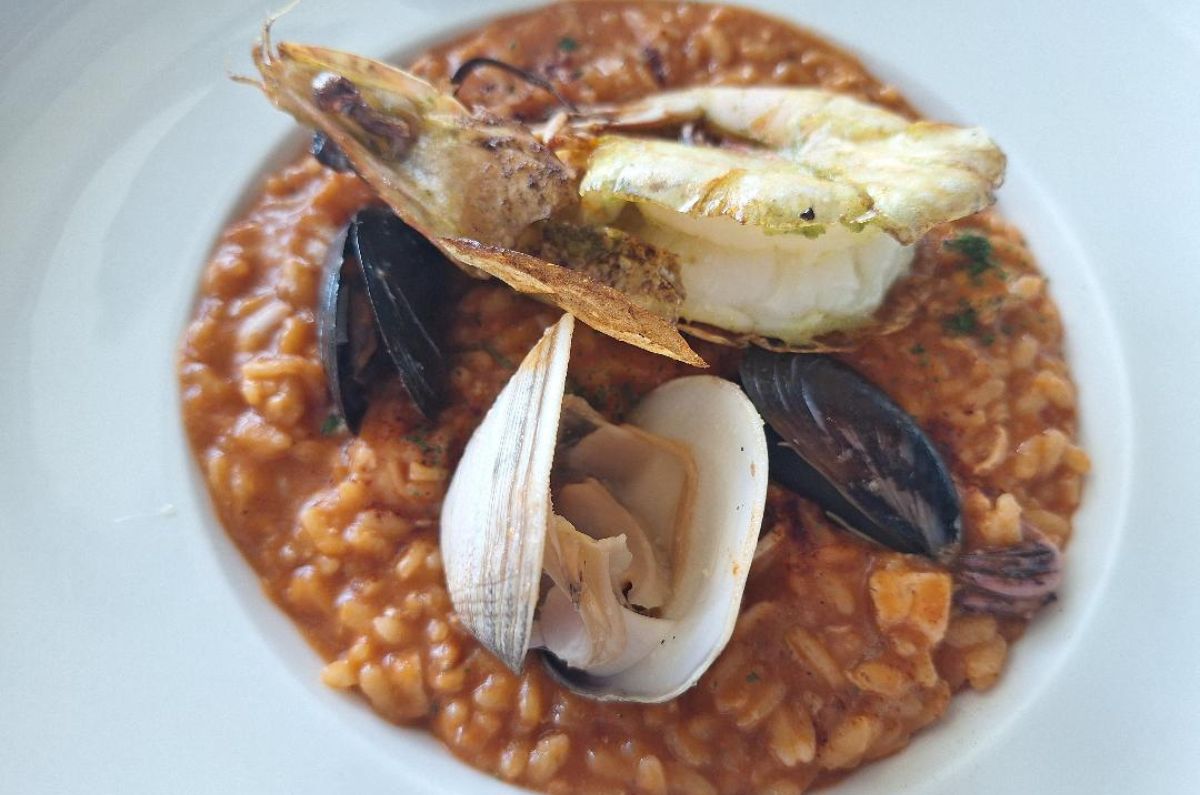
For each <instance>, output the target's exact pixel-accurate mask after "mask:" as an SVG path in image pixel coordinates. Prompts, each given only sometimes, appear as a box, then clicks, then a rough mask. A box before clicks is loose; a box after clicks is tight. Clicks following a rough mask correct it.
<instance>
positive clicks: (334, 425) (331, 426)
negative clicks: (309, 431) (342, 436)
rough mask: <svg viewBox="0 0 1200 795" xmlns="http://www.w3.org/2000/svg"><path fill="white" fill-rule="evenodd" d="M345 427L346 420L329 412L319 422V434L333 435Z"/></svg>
mask: <svg viewBox="0 0 1200 795" xmlns="http://www.w3.org/2000/svg"><path fill="white" fill-rule="evenodd" d="M345 427H346V421H345V420H344V419H342V417H341V415H339V414H330V415H329V416H328V417H326V418H325V421H324V422H322V423H321V435H322V436H333V435H334V434H336V433H341V432H342V430H343V429H344V428H345Z"/></svg>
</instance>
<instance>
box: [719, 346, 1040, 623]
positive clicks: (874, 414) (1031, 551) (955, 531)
mask: <svg viewBox="0 0 1200 795" xmlns="http://www.w3.org/2000/svg"><path fill="white" fill-rule="evenodd" d="M741 379H742V386H743V388H744V389H745V390H746V394H747V395H749V396H750V399H751V400H752V401H753V402H754V405H755V406H756V407H757V408H758V410H759V411H760V412H761V413H762V415H763V418H764V419H765V420H766V422H767V426H768V427H767V439H768V449H769V456H770V462H771V477H772V479H774V480H775V481H776V482H777V483H779V484H781V485H782V486H784V487H786V488H788V489H790V490H791V491H794V492H796V493H797V494H800V495H801V496H803V497H807V498H809V499H811V500H813V501H814V502H816V503H817V504H818V505H820V506H821V507H822V508H823V509H824V510H825V512H826V513H828V514H829V515H830V516H832V517H833V518H834V519H835V520H837V521H838V522H839V523H840V524H842V525H843V526H844V527H846V528H847V529H849V530H851V531H853V532H855V533H857V534H859V535H861V536H863V537H865V538H867V539H869V540H871V541H874V542H876V543H879V544H882V545H884V546H886V547H888V548H890V549H893V550H895V551H897V552H905V553H910V554H918V555H925V556H926V557H930V558H934V559H936V560H938V561H940V562H941V563H943V564H944V565H946V566H948V567H949V568H950V569H951V570H952V571H953V572H954V575H955V582H956V588H955V594H954V598H955V602H956V603H957V604H958V605H959V607H960V608H962V609H963V610H967V611H972V612H984V613H992V614H996V615H1005V616H1021V617H1026V618H1027V617H1029V616H1031V615H1033V614H1034V613H1035V612H1037V610H1039V609H1040V608H1041V607H1043V606H1044V605H1046V604H1049V603H1050V602H1052V601H1054V599H1055V590H1056V589H1057V587H1058V585H1059V583H1060V581H1061V579H1062V555H1061V553H1060V551H1059V549H1058V547H1057V546H1056V545H1055V544H1054V543H1053V542H1051V541H1050V540H1049V539H1047V538H1046V537H1045V536H1044V535H1042V534H1041V533H1040V532H1039V531H1038V530H1037V529H1036V528H1035V527H1033V526H1032V525H1029V524H1028V523H1024V524H1023V525H1022V535H1023V537H1024V539H1025V540H1024V541H1023V542H1022V543H1020V544H1018V545H1015V546H1012V547H1008V548H1002V549H982V550H972V551H970V552H965V553H961V554H960V546H961V541H962V510H961V507H960V502H959V497H958V492H957V490H956V488H955V485H954V480H953V478H952V477H951V475H950V470H949V468H948V467H947V466H946V463H945V461H943V460H942V457H941V455H940V454H939V453H938V451H937V448H935V447H934V445H933V443H932V442H931V441H930V440H929V438H928V437H927V436H926V435H925V434H924V432H923V431H922V430H921V428H920V427H919V426H918V425H917V422H916V420H914V419H913V418H912V416H910V415H909V414H908V413H907V412H905V411H904V410H903V409H902V408H900V406H898V405H897V404H896V403H895V402H894V401H893V400H892V399H891V398H889V397H888V396H887V395H886V394H884V392H883V391H882V390H880V389H879V388H878V387H876V386H875V385H874V384H872V383H871V382H870V381H868V380H867V379H866V378H864V377H863V376H862V375H860V374H859V373H858V372H856V371H855V370H854V369H852V368H851V367H849V366H848V365H846V364H844V363H842V362H840V361H838V360H837V359H834V358H832V357H830V356H827V355H821V354H793V353H772V352H770V351H766V350H761V349H751V350H749V351H747V353H746V355H745V358H743V360H742V365H741Z"/></svg>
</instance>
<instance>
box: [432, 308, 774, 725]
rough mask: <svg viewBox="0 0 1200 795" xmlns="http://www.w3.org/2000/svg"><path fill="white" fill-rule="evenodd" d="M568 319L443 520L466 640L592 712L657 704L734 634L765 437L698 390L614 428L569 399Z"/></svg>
mask: <svg viewBox="0 0 1200 795" xmlns="http://www.w3.org/2000/svg"><path fill="white" fill-rule="evenodd" d="M573 327H574V318H573V317H572V316H571V315H569V314H566V315H563V317H562V319H561V320H559V321H558V322H557V323H556V324H555V325H554V326H553V327H552V328H550V329H549V330H548V331H547V332H546V334H545V335H544V336H543V338H542V339H541V341H540V342H538V344H537V345H536V346H534V348H533V349H532V350H531V351H530V352H529V354H528V355H527V356H526V357H525V360H524V361H523V362H522V363H521V366H520V367H519V368H518V370H517V372H516V373H515V374H514V375H513V377H512V379H511V380H510V381H509V382H508V384H507V385H506V386H505V388H504V389H503V390H502V391H501V393H500V395H499V397H498V398H497V399H496V402H495V404H494V405H493V406H492V408H491V409H490V410H489V412H488V414H487V416H486V417H485V418H484V420H483V422H482V424H481V425H480V426H479V428H478V429H477V430H476V431H475V434H474V436H473V437H472V438H471V440H470V442H469V443H468V444H467V447H466V450H465V452H464V453H463V457H462V460H461V462H460V463H459V466H458V468H457V470H456V471H455V473H454V477H453V479H452V481H451V484H450V487H449V490H448V492H447V494H446V499H445V502H444V504H443V508H442V521H441V547H442V555H443V558H444V561H445V569H446V580H447V586H448V588H449V592H450V597H451V599H452V601H453V602H454V607H455V610H456V611H457V613H458V615H459V617H460V618H461V619H462V621H463V623H464V625H465V626H466V627H467V628H468V629H469V630H470V631H471V632H472V633H473V634H474V635H475V637H476V638H477V639H478V640H479V641H480V642H481V643H482V644H483V645H484V646H486V647H487V648H488V649H489V650H491V651H492V652H493V653H495V654H496V655H497V656H498V657H499V658H500V659H501V660H503V661H504V663H505V664H507V665H508V666H509V667H510V668H512V669H513V670H520V669H521V668H522V667H523V665H524V661H525V656H526V653H527V652H528V651H529V650H530V649H531V648H540V649H542V650H543V651H544V653H545V655H546V657H547V661H548V663H549V664H550V666H551V669H552V670H553V671H554V672H555V674H556V675H557V676H558V677H559V678H560V679H561V680H562V681H564V682H565V683H566V684H567V685H568V686H569V687H571V688H572V689H574V690H576V691H578V692H580V693H583V694H585V695H588V696H591V697H594V698H598V699H623V700H633V701H665V700H667V699H670V698H673V697H674V696H676V695H678V694H679V693H681V692H683V691H684V690H686V689H687V688H688V687H690V686H691V685H693V684H694V683H695V682H696V680H697V679H699V677H700V675H701V674H702V673H703V672H704V671H705V670H706V669H707V668H708V666H709V665H710V664H711V663H712V662H713V660H714V659H716V657H717V655H718V654H719V653H720V651H721V649H722V648H724V646H725V644H726V642H727V641H728V640H729V636H730V634H731V633H732V631H733V626H734V623H735V621H736V619H737V614H738V609H739V606H740V603H741V597H742V591H743V588H744V587H745V581H746V575H747V572H748V570H749V568H750V563H751V560H752V558H753V554H754V548H755V543H756V541H757V537H758V532H759V525H760V524H761V521H762V512H763V506H764V503H765V500H766V482H767V481H766V476H767V450H766V440H765V437H764V435H763V428H762V420H761V418H760V417H759V416H758V413H757V412H756V411H755V410H754V407H753V405H751V403H750V401H749V399H748V398H747V397H746V396H745V394H744V393H743V392H742V391H741V389H739V388H738V387H737V385H736V384H733V383H732V382H729V381H724V380H722V379H718V378H714V377H711V376H692V377H687V378H680V379H676V380H674V381H670V382H668V383H666V384H664V385H663V386H661V387H659V388H658V389H656V390H654V391H653V392H651V393H650V394H649V395H647V396H646V397H645V398H644V399H643V400H642V402H641V403H640V404H639V405H638V406H637V407H636V408H635V409H634V410H633V412H632V413H631V414H630V416H629V424H628V425H620V426H618V425H613V424H611V423H609V422H608V421H607V420H605V419H604V418H603V417H602V416H600V415H599V414H598V413H596V412H595V411H594V410H592V409H591V408H590V407H589V406H588V405H587V404H586V403H585V402H583V401H582V400H580V399H578V398H574V397H565V396H564V389H565V383H566V374H567V362H568V359H569V357H570V347H571V336H572V331H573Z"/></svg>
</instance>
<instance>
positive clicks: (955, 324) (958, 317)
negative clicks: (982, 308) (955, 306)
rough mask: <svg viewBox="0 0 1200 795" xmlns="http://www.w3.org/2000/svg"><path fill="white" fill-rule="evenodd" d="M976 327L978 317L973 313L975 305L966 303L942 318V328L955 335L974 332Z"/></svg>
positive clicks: (977, 325)
mask: <svg viewBox="0 0 1200 795" xmlns="http://www.w3.org/2000/svg"><path fill="white" fill-rule="evenodd" d="M978 327H979V317H978V315H976V314H975V307H973V306H971V305H970V304H966V305H964V306H963V308H962V309H960V310H959V311H957V312H955V313H954V314H952V315H946V317H944V318H942V328H944V329H946V331H948V332H949V333H951V334H953V335H955V336H956V337H962V336H966V335H967V334H974V333H975V330H976V329H977V328H978Z"/></svg>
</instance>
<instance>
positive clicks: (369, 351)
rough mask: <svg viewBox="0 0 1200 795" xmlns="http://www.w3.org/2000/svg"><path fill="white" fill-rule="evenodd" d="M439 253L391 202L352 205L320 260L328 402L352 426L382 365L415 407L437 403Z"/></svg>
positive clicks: (441, 372) (440, 376)
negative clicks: (346, 220)
mask: <svg viewBox="0 0 1200 795" xmlns="http://www.w3.org/2000/svg"><path fill="white" fill-rule="evenodd" d="M447 267H448V266H447V264H446V260H445V257H443V256H442V254H441V253H440V252H439V251H438V250H437V249H436V248H434V247H433V245H432V244H430V243H429V241H427V240H426V239H425V238H424V237H422V236H421V235H420V234H419V233H417V232H416V231H415V230H414V229H412V228H411V227H409V226H408V225H407V224H405V223H404V222H403V221H401V220H400V219H399V218H397V217H396V216H395V215H394V214H393V213H392V212H391V211H390V210H388V209H386V208H381V207H368V208H366V209H364V210H361V211H359V213H358V214H357V215H355V216H354V219H353V220H352V221H351V222H350V224H349V226H348V227H347V228H346V229H345V230H343V232H342V233H340V234H339V235H338V237H337V238H335V240H334V242H333V245H332V247H331V249H330V252H329V257H328V259H327V261H326V266H325V268H326V272H325V277H324V278H325V282H324V288H323V290H322V298H321V305H320V319H319V325H318V331H319V347H320V351H321V361H322V363H323V364H324V366H325V374H326V378H327V379H328V382H329V389H330V392H331V393H332V395H333V402H334V406H335V407H336V409H337V411H338V413H339V414H340V415H341V416H342V418H343V419H344V420H345V422H346V426H347V427H348V428H349V429H350V431H351V432H352V433H358V430H359V427H360V426H361V423H362V419H363V417H364V415H365V414H366V410H367V398H368V393H369V390H370V387H371V385H372V384H373V383H374V382H375V381H376V380H377V379H378V378H379V377H380V375H381V374H382V373H383V372H386V370H387V369H388V362H390V364H391V367H392V368H394V369H395V371H396V372H397V373H398V374H399V376H400V381H401V383H402V384H403V385H404V388H405V389H406V390H407V391H408V394H409V396H410V397H411V398H412V400H413V403H414V404H415V405H416V407H417V409H418V410H419V411H420V412H421V413H422V414H423V415H424V416H426V417H428V418H432V417H433V416H434V415H435V414H436V413H437V410H438V408H439V402H440V396H441V389H442V385H443V382H444V378H445V361H444V357H443V355H442V352H441V349H440V348H439V347H438V344H437V342H436V340H435V339H434V332H433V329H434V323H433V310H434V307H435V306H436V300H437V298H438V296H439V295H440V294H442V292H443V291H444V289H445V287H444V285H445V281H446V276H447V273H448V271H447Z"/></svg>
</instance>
